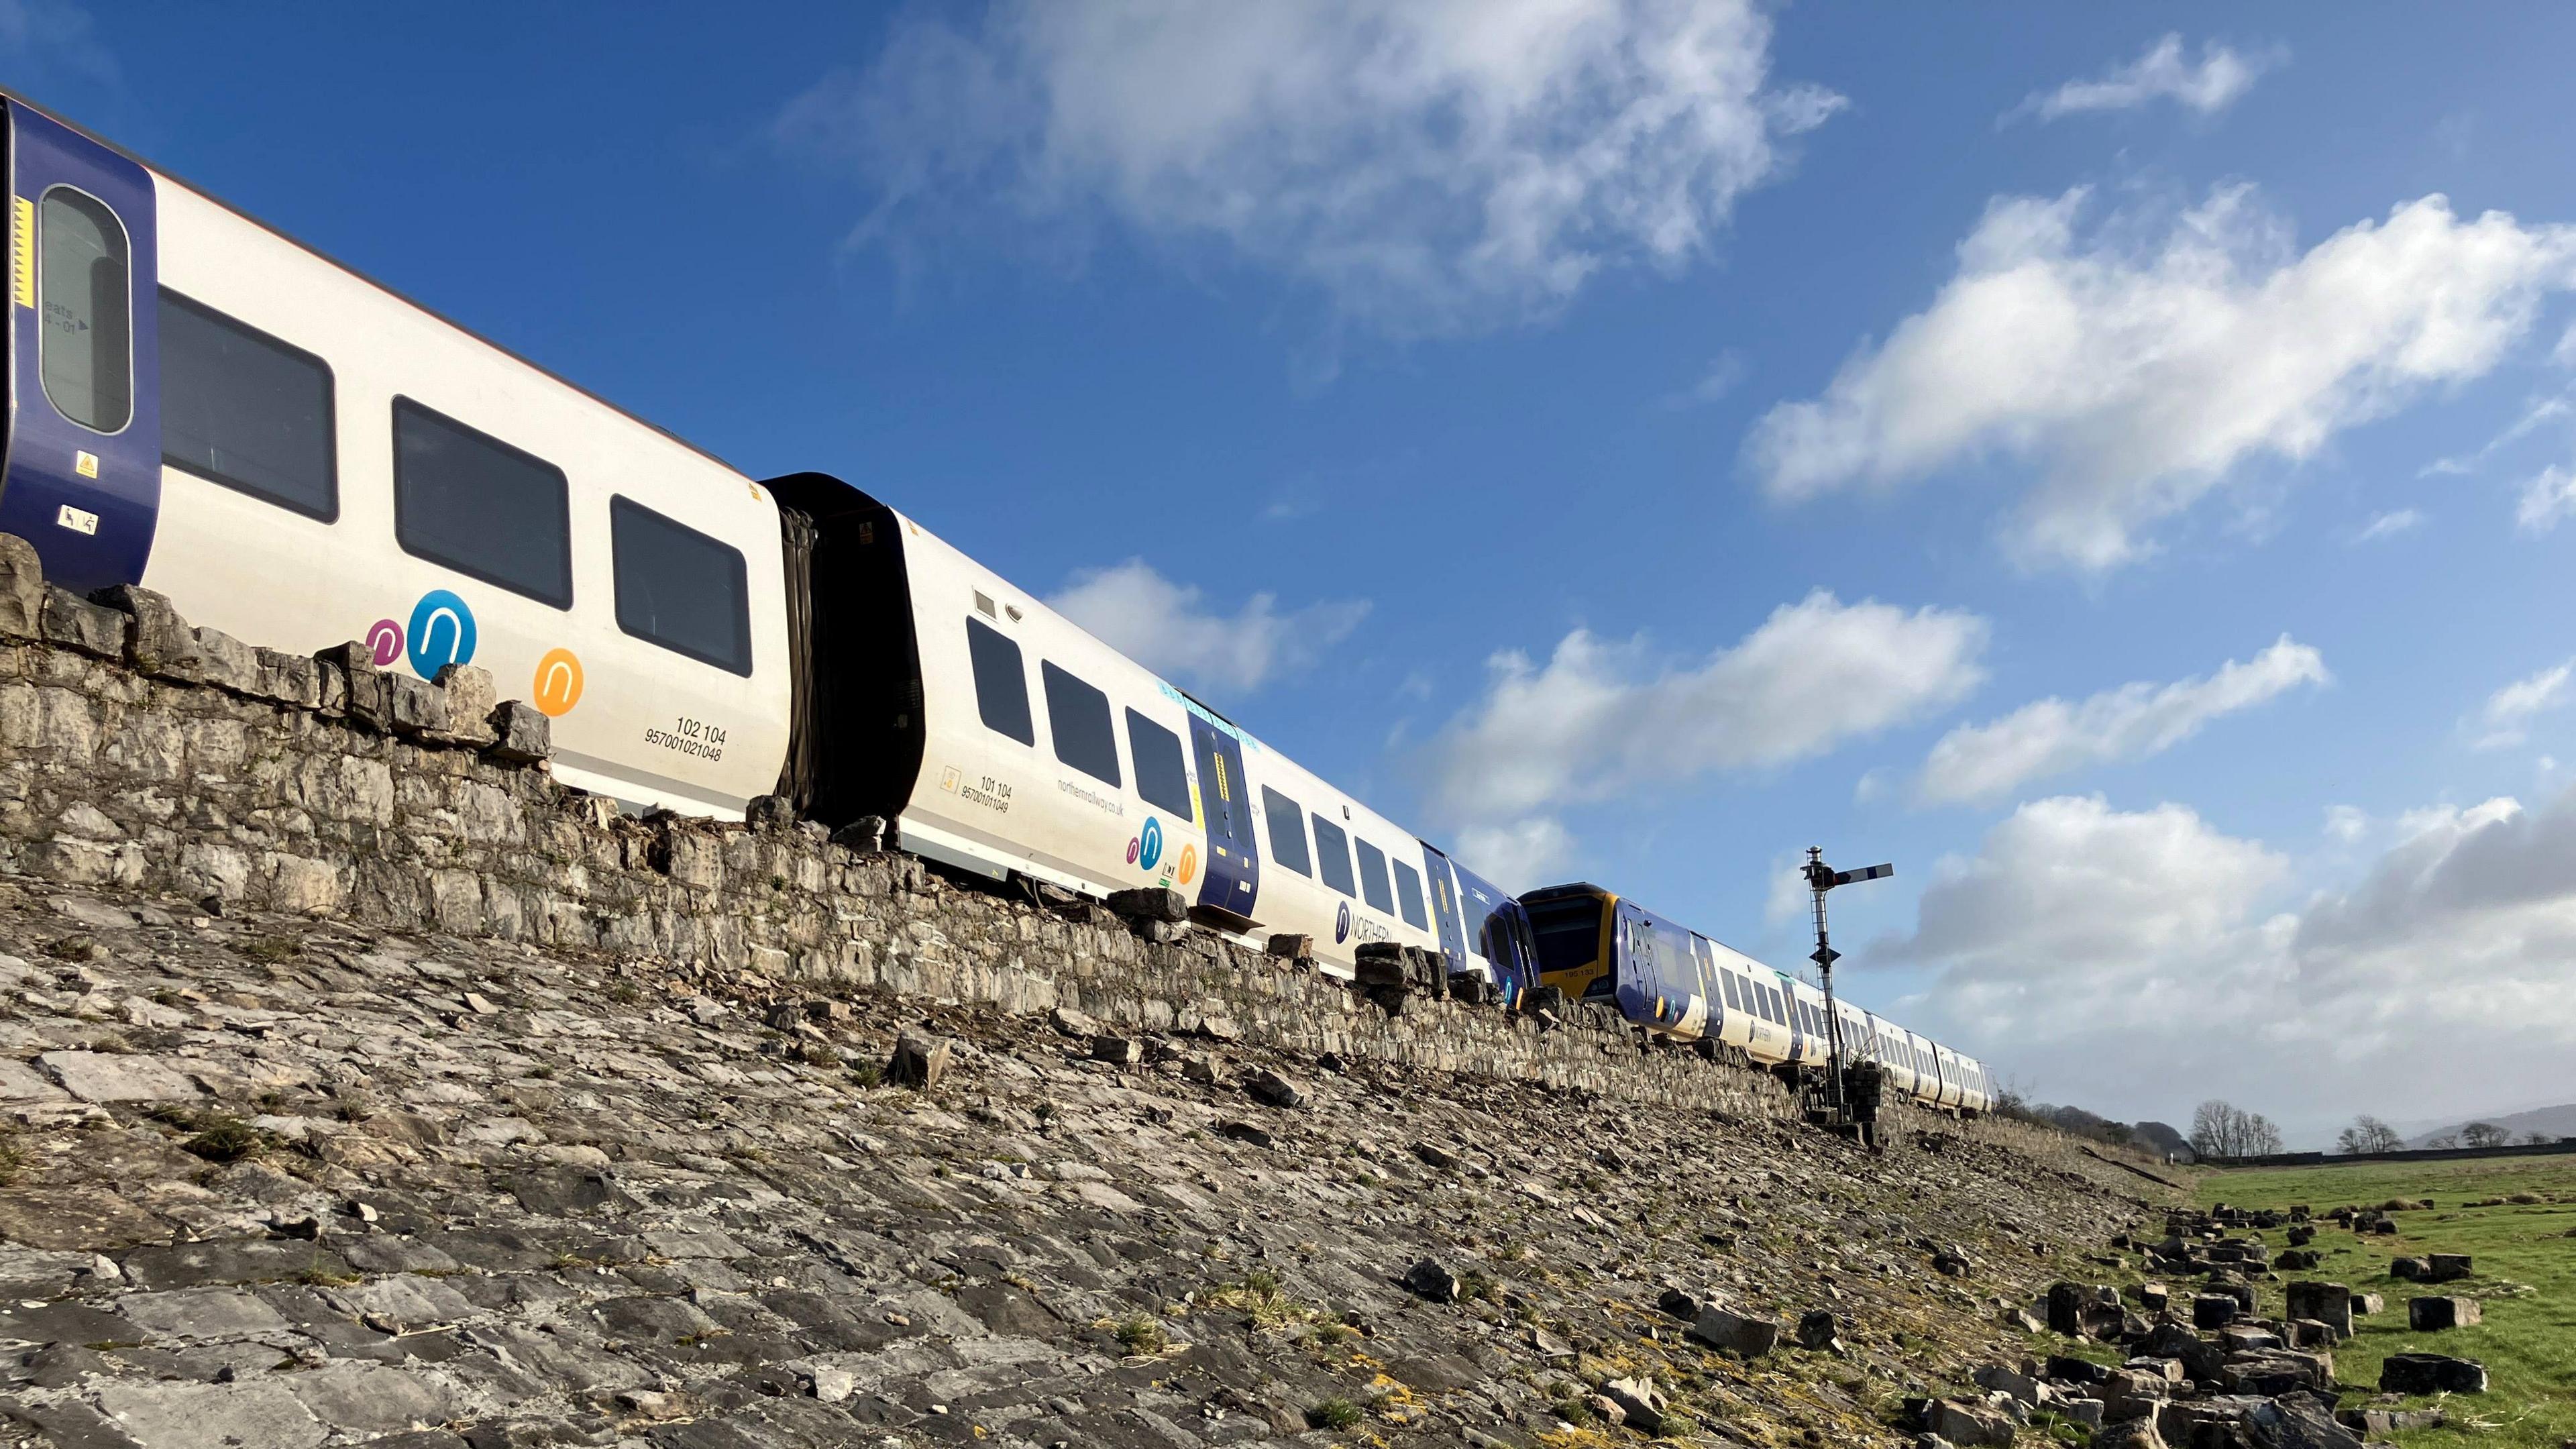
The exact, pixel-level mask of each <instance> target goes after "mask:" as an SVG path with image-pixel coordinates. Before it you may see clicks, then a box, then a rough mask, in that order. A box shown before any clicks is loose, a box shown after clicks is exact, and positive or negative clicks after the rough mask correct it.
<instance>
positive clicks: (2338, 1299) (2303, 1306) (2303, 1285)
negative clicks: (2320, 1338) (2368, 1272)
mask: <svg viewBox="0 0 2576 1449" xmlns="http://www.w3.org/2000/svg"><path fill="white" fill-rule="evenodd" d="M2286 1292H2287V1295H2288V1298H2289V1317H2290V1318H2292V1319H2293V1320H2297V1319H2311V1320H2314V1321H2316V1322H2318V1323H2322V1324H2324V1325H2325V1326H2326V1327H2327V1329H2329V1330H2331V1331H2332V1332H2333V1333H2334V1334H2335V1335H2336V1336H2337V1337H2338V1338H2350V1337H2352V1290H2351V1289H2349V1288H2346V1287H2345V1286H2344V1285H2342V1284H2341V1283H2324V1282H2319V1281H2317V1280H2314V1279H2301V1280H2299V1281H2297V1282H2294V1283H2291V1284H2290V1285H2289V1287H2288V1289H2287V1290H2286Z"/></svg>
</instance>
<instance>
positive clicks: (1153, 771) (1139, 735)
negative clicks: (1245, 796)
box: [1047, 696, 1195, 822]
mask: <svg viewBox="0 0 2576 1449" xmlns="http://www.w3.org/2000/svg"><path fill="white" fill-rule="evenodd" d="M1047 708H1048V710H1049V711H1050V712H1052V711H1053V710H1054V708H1055V705H1054V703H1053V696H1049V703H1048V705H1047ZM1127 754H1128V756H1129V758H1131V759H1133V760H1135V762H1136V793H1137V794H1139V795H1141V796H1143V797H1144V798H1145V803H1146V804H1148V805H1160V806H1162V807H1163V808H1164V809H1166V810H1169V811H1171V812H1172V813H1173V814H1175V815H1178V816H1179V817H1181V818H1182V819H1183V820H1192V821H1193V822H1194V821H1195V817H1194V816H1193V815H1192V814H1191V811H1190V773H1189V770H1188V769H1187V768H1186V767H1185V766H1183V765H1182V764H1181V737H1180V736H1179V735H1176V734H1174V733H1172V732H1171V731H1170V730H1167V729H1165V728H1163V727H1162V726H1161V725H1158V724H1156V723H1154V722H1153V721H1152V720H1149V719H1147V718H1145V717H1144V716H1143V715H1141V714H1138V713H1137V712H1136V711H1134V710H1132V709H1131V710H1129V711H1127Z"/></svg>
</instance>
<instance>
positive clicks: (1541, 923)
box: [1529, 896, 1601, 972]
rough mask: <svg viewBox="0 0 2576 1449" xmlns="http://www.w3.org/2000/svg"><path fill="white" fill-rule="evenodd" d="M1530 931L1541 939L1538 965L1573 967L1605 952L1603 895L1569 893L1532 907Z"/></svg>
mask: <svg viewBox="0 0 2576 1449" xmlns="http://www.w3.org/2000/svg"><path fill="white" fill-rule="evenodd" d="M1529 921H1530V934H1531V935H1532V936H1534V937H1536V938H1537V940H1538V969H1539V970H1541V971H1543V972H1547V971H1571V970H1574V969H1575V968H1576V967H1578V966H1587V965H1590V964H1591V963H1592V962H1593V961H1595V960H1597V959H1599V958H1600V955H1601V898H1600V897H1598V896H1566V897H1564V898H1562V899H1559V900H1553V901H1540V902H1538V903H1536V904H1534V905H1532V906H1530V907H1529Z"/></svg>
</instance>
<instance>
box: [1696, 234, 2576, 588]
mask: <svg viewBox="0 0 2576 1449" xmlns="http://www.w3.org/2000/svg"><path fill="white" fill-rule="evenodd" d="M2084 202H2085V192H2084V191H2083V190H2081V189H2078V190H2075V191H2070V192H2068V193H2066V194H2065V195H2064V196H2061V197H2058V198H2057V199H2055V200H2053V201H2050V200H2041V199H2037V198H2031V197H2009V198H1998V199H1997V200H1996V201H1995V202H1993V203H1992V204H1991V205H1990V206H1989V207H1988V208H1987V211H1986V215H1985V219H1984V220H1983V221H1981V222H1980V223H1979V224H1978V226H1977V228H1976V230H1975V231H1974V232H1973V233H1971V234H1970V235H1969V237H1968V238H1967V240H1966V241H1965V242H1963V243H1961V245H1960V247H1959V269H1958V273H1957V275H1956V276H1954V277H1952V278H1951V280H1950V281H1949V282H1948V283H1947V284H1945V285H1944V286H1943V287H1942V288H1941V291H1940V293H1939V294H1938V295H1937V296H1936V297H1935V298H1934V299H1933V301H1932V304H1931V305H1930V306H1929V307H1927V308H1926V309H1925V310H1923V311H1922V312H1919V313H1917V314H1915V315H1914V316H1911V317H1908V318H1906V319H1905V320H1904V321H1902V322H1900V323H1899V324H1898V325H1897V327H1896V329H1895V331H1894V332H1893V333H1891V334H1890V335H1889V337H1888V339H1887V341H1886V342H1885V343H1883V344H1880V345H1875V346H1872V345H1867V344H1864V345H1863V346H1862V347H1861V348H1860V349H1859V350H1858V351H1857V352H1855V353H1854V354H1853V355H1852V356H1851V357H1850V358H1849V359H1848V360H1847V361H1845V362H1844V364H1843V365H1842V367H1841V369H1840V370H1839V371H1838V372H1837V374H1836V375H1835V377H1834V379H1833V381H1832V383H1831V384H1829V385H1828V386H1827V388H1826V389H1825V391H1824V393H1823V395H1822V396H1820V397H1818V398H1815V399H1813V400H1809V401H1799V402H1785V403H1781V404H1779V405H1778V406H1776V407H1774V408H1772V409H1771V411H1770V412H1769V413H1768V414H1766V415H1765V416H1764V417H1763V419H1762V421H1761V422H1760V424H1758V425H1757V427H1756V428H1755V430H1754V432H1753V435H1752V436H1751V437H1750V438H1749V439H1748V440H1747V443H1746V453H1745V456H1746V460H1747V462H1748V464H1749V466H1750V467H1751V468H1752V469H1753V471H1754V472H1755V474H1756V475H1757V476H1758V477H1759V478H1760V480H1761V482H1762V484H1763V486H1764V487H1765V488H1766V489H1767V491H1768V492H1769V493H1770V494H1771V496H1772V497H1774V498H1776V499H1780V500H1784V501H1803V500H1808V499H1813V498H1817V497H1820V496H1822V495H1824V494H1827V493H1831V492H1834V491H1836V490H1838V489H1845V488H1872V489H1878V490H1892V489H1894V488H1895V487H1897V486H1899V485H1901V484H1904V483H1907V482H1911V481H1913V480H1916V479H1919V478H1922V477H1925V476H1927V475H1929V474H1932V473H1934V472H1936V471H1939V470H1941V469H1943V468H1946V467H1950V466H1953V465H1956V464H1960V463H1963V462H1967V461H1971V460H1974V459H1977V458H1979V457H1983V456H1987V455H1995V454H1999V455H2002V456H2004V457H2006V458H2009V459H2012V460H2015V461H2018V462H2024V463H2027V464H2029V465H2031V466H2032V467H2033V468H2034V469H2035V471H2036V475H2037V476H2036V478H2035V479H2034V481H2033V483H2032V486H2031V487H2030V489H2029V491H2028V493H2027V494H2026V496H2025V497H2024V498H2023V499H2022V500H2021V503H2020V505H2019V507H2018V509H2017V511H2016V512H2015V514H2014V515H2013V517H2012V519H2011V521H2010V523H2009V524H2008V526H2007V528H2006V540H2007V542H2008V544H2009V546H2010V547H2011V548H2012V549H2013V550H2014V552H2015V553H2016V554H2018V555H2019V556H2020V557H2021V558H2022V559H2024V560H2025V561H2030V562H2040V563H2055V564H2061V565H2068V566H2072V567H2075V568H2079V569H2090V570H2104V569H2110V568H2113V567H2116V566H2119V565H2121V564H2125V563H2128V562H2131V561H2133V560H2135V559H2137V558H2139V557H2141V556H2142V555H2144V554H2146V553H2147V552H2149V551H2151V549H2152V547H2153V545H2152V543H2151V541H2148V540H2145V539H2142V538H2141V537H2139V534H2140V532H2141V530H2143V529H2145V528H2146V527H2147V526H2148V525H2151V524H2153V523H2156V522H2157V521H2159V520H2162V519H2165V518H2168V517H2171V516H2173V515H2176V514H2179V513H2182V512H2184V511H2186V510H2187V509H2189V508H2190V507H2191V506H2192V505H2193V504H2194V503H2195V502H2197V501H2198V500H2199V499H2201V498H2202V497H2203V496H2204V495H2206V494H2208V493H2210V492H2211V491H2212V490H2214V489H2217V488H2219V487H2221V486H2222V485H2224V484H2226V483H2227V482H2229V481H2230V479H2231V477H2232V476H2233V475H2235V474H2236V473H2237V471H2238V470H2239V469H2240V468H2242V467H2243V466H2244V465H2246V464H2248V463H2249V462H2252V461H2255V460H2257V459H2273V460H2278V461H2282V462H2289V463H2296V462H2299V461H2301V460H2304V459H2307V458H2309V457H2311V456H2313V455H2314V454H2315V453H2316V452H2317V451H2318V450H2319V449H2320V448H2322V447H2324V446H2325V445H2326V444H2327V442H2328V441H2329V440H2331V439H2332V438H2333V437H2334V436H2335V435H2336V434H2337V433H2338V432H2340V431H2342V430H2343V429H2345V428H2348V427H2351V426H2353V425H2355V424H2357V423H2361V422H2365V421H2367V420H2369V419H2372V418H2376V417H2380V416H2383V415H2385V414H2387V413H2390V412H2392V411H2394V410H2396V409H2398V408H2400V407H2402V406H2403V405H2405V404H2406V403H2407V402H2409V401H2411V400H2412V399H2414V398H2415V397H2417V396H2418V395H2420V394H2421V393H2422V392H2423V391H2424V390H2425V389H2427V388H2430V387H2434V386H2438V385H2441V384H2445V383H2456V382H2459V381H2462V380H2465V379H2468V378H2473V377H2477V376H2479V375H2481V374H2483V373H2485V372H2486V371H2488V370H2489V369H2490V368H2492V367H2493V366H2494V365H2495V364H2496V362H2497V361H2498V360H2499V359H2500V358H2501V357H2502V356H2503V355H2504V352H2505V350H2506V349H2507V347H2509V346H2510V345H2511V344H2512V343H2513V342H2514V341H2516V340H2517V339H2518V338H2520V337H2522V336H2523V335H2524V334H2525V333H2526V332H2527V331H2528V330H2529V328H2530V326H2531V323H2532V319H2533V314H2534V312H2535V310H2536V309H2537V306H2538V304H2539V301H2540V299H2541V298H2542V297H2543V296H2544V295H2545V294H2547V293H2548V292H2550V291H2553V290H2557V289H2563V288H2566V287H2568V286H2569V285H2571V283H2576V229H2571V228H2568V227H2563V226H2540V227H2528V228H2526V227H2524V226H2522V225H2521V224H2519V223H2518V222H2516V221H2515V220H2514V219H2513V218H2512V217H2511V216H2508V215H2506V214H2504V213H2502V212H2487V213H2485V214H2483V215H2481V216H2479V217H2477V218H2475V219H2473V220H2466V221H2463V220H2461V219H2460V218H2458V217H2456V216H2454V215H2453V214H2452V211H2451V207H2450V203H2449V202H2448V201H2447V200H2446V199H2444V198H2442V197H2440V196H2428V197H2425V198H2423V199H2421V200H2418V201H2411V202H2407V203H2405V204H2403V205H2400V206H2398V207H2396V208H2395V209H2393V210H2392V211H2391V212H2390V213H2389V215H2388V217H2387V219H2386V220H2385V221H2384V222H2371V221H2363V222H2359V223H2356V224H2354V225H2352V226H2349V227H2346V228H2345V229H2344V230H2342V231H2340V232H2338V233H2336V234H2335V235H2333V236H2331V237H2328V238H2327V239H2326V240H2324V241H2322V242H2320V243H2318V244H2317V245H2316V246H2315V247H2313V248H2311V249H2309V250H2308V251H2307V252H2305V253H2299V252H2296V251H2295V249H2294V248H2293V247H2292V246H2291V244H2290V240H2289V236H2288V232H2287V229H2286V228H2285V227H2284V226H2283V224H2282V223H2280V222H2279V221H2277V220H2276V219H2274V218H2272V217H2270V216H2269V215H2267V214H2266V213H2265V212H2264V210H2263V209H2262V207H2261V206H2260V205H2259V204H2258V202H2257V201H2256V198H2255V196H2254V194H2253V191H2252V189H2251V188H2249V187H2241V186H2238V187H2224V188H2220V189H2219V190H2217V191H2214V192H2213V193H2212V194H2211V195H2210V197H2209V199H2208V201H2207V202H2206V203H2205V204H2203V205H2201V206H2199V207H2197V208H2194V209H2192V210H2190V211H2187V212H2185V213H2183V214H2181V215H2180V216H2178V217H2175V218H2173V219H2172V220H2171V222H2170V224H2169V225H2166V226H2163V227H2162V228H2161V229H2160V232H2161V234H2160V235H2150V234H2149V233H2151V232H2155V231H2158V230H2159V229H2158V228H2154V227H2150V226H2148V225H2146V224H2145V223H2144V222H2143V221H2142V220H2141V219H2139V218H2135V217H2115V218H2113V219H2112V220H2111V222H2110V223H2109V224H2107V225H2105V226H2103V227H2101V228H2098V229H2096V231H2095V232H2094V233H2093V234H2092V235H2090V236H2089V237H2086V236H2079V233H2078V229H2077V225H2076V223H2077V217H2078V214H2079V212H2080V211H2081V210H2082V208H2083V205H2084ZM2141 237H2142V238H2144V239H2143V240H2142V241H2139V242H2136V243H2134V244H2133V243H2132V242H2131V241H2129V240H2127V239H2128V238H2141Z"/></svg>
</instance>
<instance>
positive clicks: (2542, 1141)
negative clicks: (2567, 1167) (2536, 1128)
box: [2522, 1132, 2562, 1147]
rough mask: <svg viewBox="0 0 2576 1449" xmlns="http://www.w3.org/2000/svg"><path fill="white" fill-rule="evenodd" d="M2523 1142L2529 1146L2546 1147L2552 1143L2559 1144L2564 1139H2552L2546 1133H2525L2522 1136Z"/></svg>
mask: <svg viewBox="0 0 2576 1449" xmlns="http://www.w3.org/2000/svg"><path fill="white" fill-rule="evenodd" d="M2522 1140H2523V1141H2524V1143H2526V1144H2527V1145H2529V1146H2533V1147H2546V1146H2548V1145H2549V1144H2550V1143H2552V1142H2557V1141H2560V1140H2562V1139H2560V1138H2556V1137H2552V1136H2550V1135H2549V1134H2548V1133H2546V1132H2525V1133H2524V1134H2522Z"/></svg>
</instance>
